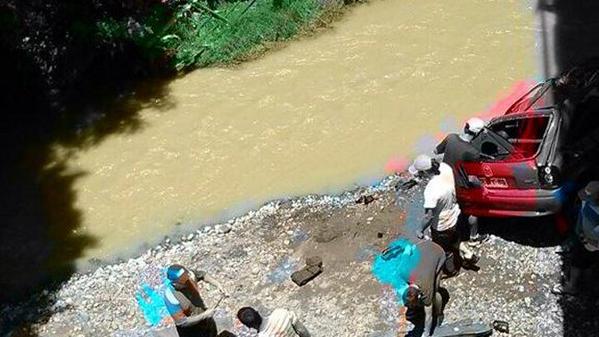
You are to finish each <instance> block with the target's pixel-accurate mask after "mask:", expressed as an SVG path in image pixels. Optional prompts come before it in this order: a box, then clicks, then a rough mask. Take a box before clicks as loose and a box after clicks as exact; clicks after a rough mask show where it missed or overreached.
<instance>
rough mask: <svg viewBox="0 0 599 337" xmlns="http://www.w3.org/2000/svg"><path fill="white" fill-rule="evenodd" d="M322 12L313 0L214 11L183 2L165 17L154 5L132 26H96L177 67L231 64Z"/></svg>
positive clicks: (259, 2)
mask: <svg viewBox="0 0 599 337" xmlns="http://www.w3.org/2000/svg"><path fill="white" fill-rule="evenodd" d="M323 10H324V8H323V7H322V6H321V5H319V3H318V0H282V3H281V6H280V8H278V9H275V8H274V6H273V0H249V1H244V2H233V3H225V4H222V5H221V6H220V7H219V8H217V9H216V10H215V11H211V10H210V9H208V8H207V7H206V5H205V3H204V2H201V1H199V0H188V1H186V2H184V3H183V4H182V5H179V6H178V7H177V8H176V9H175V11H174V15H171V16H169V17H166V16H165V14H164V13H165V12H164V11H161V10H160V8H157V10H155V11H154V12H153V13H152V15H149V16H148V17H147V18H146V19H145V22H143V23H142V25H141V27H138V28H137V29H134V30H131V29H127V28H126V27H125V26H124V23H118V22H114V21H104V22H102V23H100V24H99V25H98V28H99V31H100V34H101V36H103V37H104V38H108V39H110V38H130V39H133V40H134V41H135V42H136V44H138V45H139V46H141V47H142V48H143V50H144V52H145V53H147V55H149V56H150V57H156V56H159V55H164V54H166V55H168V56H169V58H170V60H171V62H172V66H173V67H174V68H175V69H177V70H179V71H181V70H184V69H188V68H194V67H203V66H208V65H212V64H226V63H230V62H233V61H235V60H238V59H240V58H242V57H243V56H245V55H248V54H249V53H251V52H252V51H254V50H255V49H256V48H257V47H259V46H261V45H262V44H263V43H265V42H272V41H281V40H285V39H288V38H290V37H293V36H294V35H296V34H297V33H298V32H299V31H300V30H301V29H302V28H303V27H306V26H308V25H310V24H311V23H313V22H314V21H315V20H317V18H318V17H319V16H320V15H321V14H322V12H323Z"/></svg>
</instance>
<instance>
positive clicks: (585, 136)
mask: <svg viewBox="0 0 599 337" xmlns="http://www.w3.org/2000/svg"><path fill="white" fill-rule="evenodd" d="M565 76H566V75H564V77H561V78H559V79H550V80H547V81H546V82H543V83H540V84H538V85H537V86H535V87H534V88H533V89H531V90H530V91H529V92H528V93H527V94H525V95H524V96H523V97H521V98H520V99H518V100H516V102H515V103H514V104H513V105H512V106H511V107H510V108H509V109H508V110H507V111H506V112H505V114H504V115H503V116H500V117H497V118H494V119H492V120H491V121H490V122H489V123H488V125H487V127H486V128H485V129H484V130H483V131H482V132H481V133H480V134H479V135H478V136H476V138H474V139H473V140H472V144H473V145H474V146H476V147H477V148H478V149H479V150H480V151H481V153H483V154H484V158H486V159H482V160H479V161H475V162H463V163H462V165H461V170H460V174H464V175H465V176H466V177H467V179H468V181H469V186H468V187H466V188H458V190H457V196H458V201H459V202H460V205H461V207H462V211H463V212H464V213H466V214H471V215H476V216H481V217H507V216H528V217H534V216H543V215H549V214H555V213H557V212H558V211H560V209H561V208H562V205H563V204H564V202H566V201H567V200H569V198H570V197H571V196H572V195H574V193H573V192H574V191H575V190H576V189H577V187H578V186H580V184H583V183H584V182H585V181H588V180H590V179H592V178H594V177H596V174H597V173H598V172H599V165H597V161H598V160H597V158H599V151H598V150H597V149H599V90H597V88H599V86H598V85H596V84H598V83H599V71H598V72H596V73H595V76H594V77H593V76H591V75H590V74H585V76H584V77H583V78H582V79H580V78H578V81H576V82H575V81H573V80H572V76H573V74H569V76H570V77H565ZM566 80H568V81H566ZM583 80H584V81H586V82H584V81H583ZM574 89H575V90H574Z"/></svg>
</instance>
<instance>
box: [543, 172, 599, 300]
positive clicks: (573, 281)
mask: <svg viewBox="0 0 599 337" xmlns="http://www.w3.org/2000/svg"><path fill="white" fill-rule="evenodd" d="M579 198H580V200H581V202H582V204H581V208H580V212H579V215H578V221H577V223H576V228H575V234H576V235H575V239H574V245H573V247H572V250H571V265H570V271H569V275H568V277H567V280H566V282H565V284H564V285H563V286H562V285H561V284H558V285H556V286H555V287H554V288H553V293H556V294H568V295H577V294H578V293H579V292H580V290H581V284H582V279H583V274H584V272H585V271H586V270H588V269H589V268H590V267H592V266H593V265H594V264H596V263H598V262H599V181H592V182H590V183H588V184H587V185H586V187H585V188H584V189H583V190H581V191H580V192H579Z"/></svg>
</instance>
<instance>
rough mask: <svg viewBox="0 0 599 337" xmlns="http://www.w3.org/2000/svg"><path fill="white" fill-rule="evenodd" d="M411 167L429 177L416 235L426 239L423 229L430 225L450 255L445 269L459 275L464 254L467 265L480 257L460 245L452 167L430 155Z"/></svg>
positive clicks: (458, 212) (457, 208) (435, 238)
mask: <svg viewBox="0 0 599 337" xmlns="http://www.w3.org/2000/svg"><path fill="white" fill-rule="evenodd" d="M408 170H409V171H410V173H412V174H414V175H418V176H419V177H421V178H425V179H426V178H429V177H430V180H429V182H428V183H427V185H426V187H425V189H424V212H425V213H424V218H423V219H422V223H421V226H420V229H418V230H417V233H416V235H417V236H418V237H419V238H423V237H424V231H425V230H426V229H427V228H429V227H430V228H431V236H432V239H433V241H434V242H435V243H437V244H439V245H440V246H441V247H442V248H443V249H444V250H445V253H446V254H447V261H446V266H445V272H446V274H447V275H448V276H454V275H457V273H458V272H459V268H460V266H461V265H462V258H461V256H462V255H463V256H464V260H465V262H467V263H468V265H475V264H476V262H477V261H478V257H477V256H476V255H474V253H473V252H472V251H470V250H469V249H468V248H467V247H465V246H462V247H460V235H459V233H458V230H457V223H458V217H459V216H460V207H459V206H458V204H457V200H456V194H455V182H454V177H453V171H452V169H451V167H449V165H447V164H445V163H439V162H437V161H436V160H434V159H432V158H430V157H429V156H427V155H420V156H418V157H416V159H415V160H414V163H413V164H412V165H411V166H410V167H409V169H408ZM460 250H461V252H460ZM460 253H462V254H460Z"/></svg>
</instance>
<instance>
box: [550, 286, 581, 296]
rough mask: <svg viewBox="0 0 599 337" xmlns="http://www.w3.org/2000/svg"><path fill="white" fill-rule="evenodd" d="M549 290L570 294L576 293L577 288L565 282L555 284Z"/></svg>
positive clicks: (555, 292) (558, 293)
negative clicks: (563, 283)
mask: <svg viewBox="0 0 599 337" xmlns="http://www.w3.org/2000/svg"><path fill="white" fill-rule="evenodd" d="M551 292H552V293H554V294H556V295H570V296H576V295H578V290H577V289H575V288H574V287H571V286H569V285H568V284H566V285H561V284H556V285H555V286H554V287H553V289H551Z"/></svg>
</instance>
